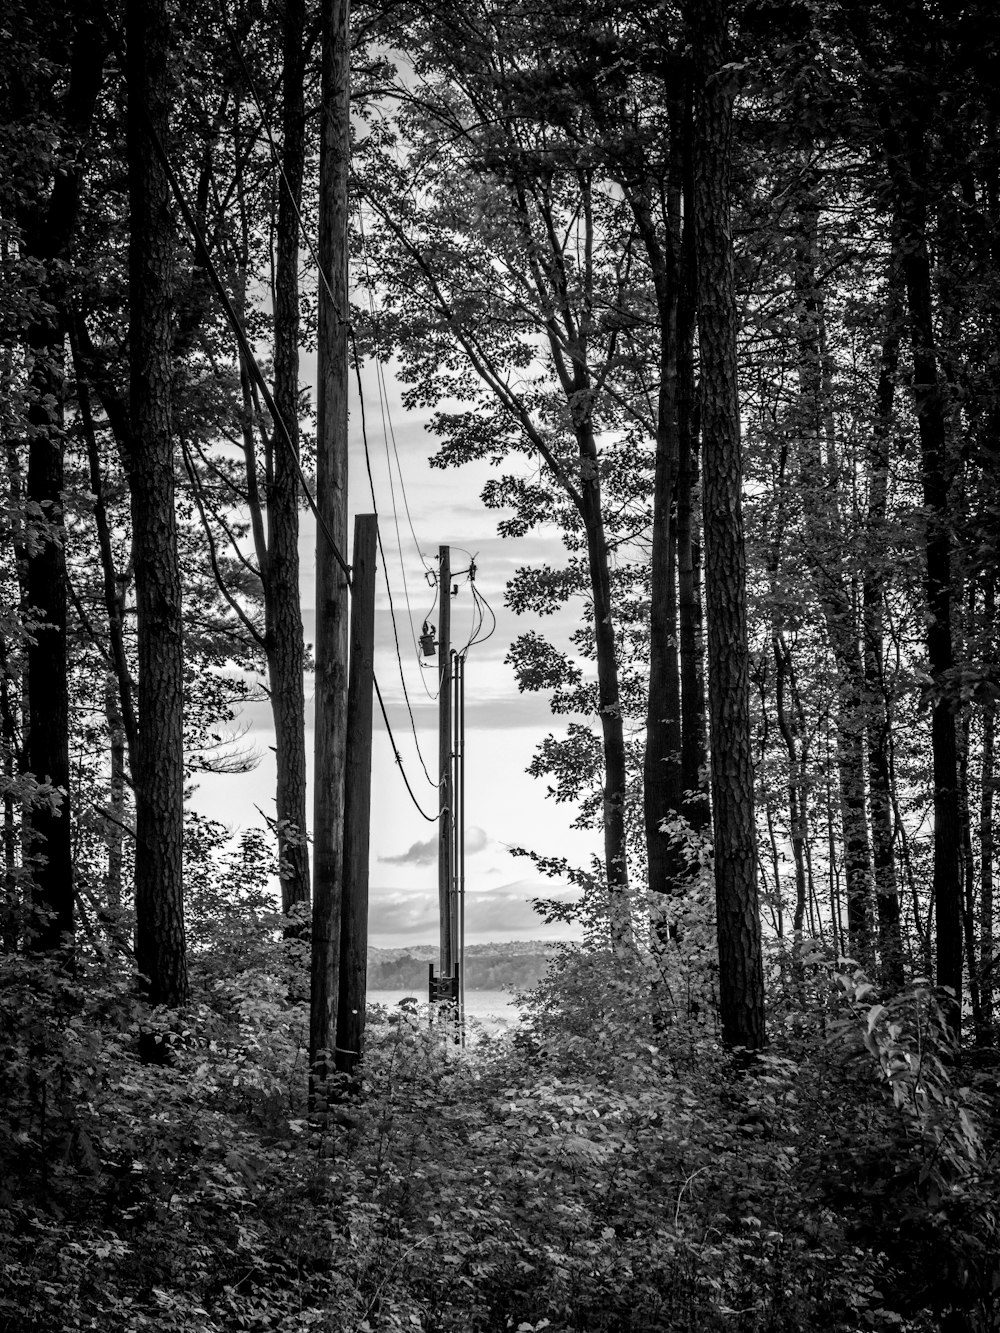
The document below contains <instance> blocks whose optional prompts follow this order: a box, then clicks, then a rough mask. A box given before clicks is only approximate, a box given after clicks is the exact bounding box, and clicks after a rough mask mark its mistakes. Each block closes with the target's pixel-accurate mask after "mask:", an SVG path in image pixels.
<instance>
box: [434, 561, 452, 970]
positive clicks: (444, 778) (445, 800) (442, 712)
mask: <svg viewBox="0 0 1000 1333" xmlns="http://www.w3.org/2000/svg"><path fill="white" fill-rule="evenodd" d="M438 562H439V563H438V602H439V604H440V612H439V621H440V623H439V625H438V654H439V657H438V661H439V662H440V664H441V685H440V689H439V691H438V727H439V730H438V776H439V779H440V782H441V788H440V792H439V797H438V802H439V804H438V808H439V810H440V818H439V820H438V907H439V910H440V917H441V971H442V972H443V973H444V974H445V976H449V977H450V976H452V975H453V973H454V971H455V941H454V935H453V932H452V912H451V890H452V850H453V848H452V827H453V818H454V808H455V806H454V801H453V799H452V785H453V784H452V773H451V739H452V738H451V551H450V549H449V548H448V547H447V546H442V547H441V548H440V550H439V552H438Z"/></svg>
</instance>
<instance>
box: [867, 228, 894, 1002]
mask: <svg viewBox="0 0 1000 1333" xmlns="http://www.w3.org/2000/svg"><path fill="white" fill-rule="evenodd" d="M901 297H902V291H901V272H900V268H899V256H898V254H896V253H895V252H894V254H893V259H892V263H891V267H890V272H889V283H888V300H887V306H886V331H885V336H884V338H883V341H882V356H881V360H880V363H879V377H878V387H877V390H876V402H875V420H874V422H873V424H872V434H871V443H870V447H869V457H868V523H867V528H868V531H867V536H868V553H867V554H868V558H867V560H866V561H865V572H864V576H863V580H862V587H861V596H862V617H863V628H864V673H865V730H866V739H867V743H868V798H869V802H870V807H871V828H872V858H873V863H874V871H875V906H876V911H877V915H878V939H879V958H880V962H881V970H882V979H883V982H884V983H885V984H886V985H887V986H888V987H889V988H890V989H891V990H899V989H900V988H901V986H902V985H903V980H904V974H903V939H902V932H901V927H900V909H899V889H898V885H897V879H896V857H895V851H894V847H893V830H892V785H891V772H890V762H889V746H890V734H891V726H892V723H891V714H890V709H889V699H888V695H887V691H886V682H885V669H884V657H885V641H884V609H883V602H884V597H885V559H884V555H883V554H882V552H881V550H880V549H879V548H880V546H881V544H882V542H883V540H884V528H885V520H886V512H887V505H888V496H889V464H890V457H891V429H892V409H893V401H894V398H895V391H896V374H897V371H898V369H899V341H900V320H901V318H902V309H901V304H902V302H901Z"/></svg>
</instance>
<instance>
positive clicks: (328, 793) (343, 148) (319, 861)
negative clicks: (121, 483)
mask: <svg viewBox="0 0 1000 1333" xmlns="http://www.w3.org/2000/svg"><path fill="white" fill-rule="evenodd" d="M349 12H350V9H349V0H324V4H323V5H322V15H323V17H322V38H321V42H322V69H323V74H322V93H321V99H320V160H319V177H320V180H319V329H318V338H317V362H318V365H317V397H316V406H317V431H316V495H317V505H318V510H319V514H318V518H319V521H318V525H317V533H316V695H315V698H316V772H315V778H314V808H313V912H312V975H311V987H310V1014H309V1062H310V1101H311V1102H312V1103H313V1104H314V1105H315V1104H317V1103H318V1102H322V1101H324V1100H325V1098H324V1096H323V1094H322V1091H321V1089H322V1087H323V1084H324V1083H325V1081H326V1079H327V1077H328V1075H329V1072H330V1067H331V1061H330V1058H329V1056H330V1053H331V1052H332V1050H333V1047H334V1044H335V1041H336V1031H337V1003H338V998H339V975H338V974H339V971H340V918H341V893H342V880H341V876H342V874H343V862H344V845H343V831H344V762H345V744H346V720H347V608H348V580H347V573H346V571H345V569H344V568H342V567H341V561H342V560H343V554H342V553H343V552H344V551H345V550H346V549H347V385H348V375H347V372H348V366H347V330H348V324H347V310H348V300H347V216H348V215H347V177H348V169H349V167H350V156H351V140H350V24H349ZM338 556H339V559H338Z"/></svg>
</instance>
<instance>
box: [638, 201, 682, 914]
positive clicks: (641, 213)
mask: <svg viewBox="0 0 1000 1333" xmlns="http://www.w3.org/2000/svg"><path fill="white" fill-rule="evenodd" d="M631 201H632V209H633V213H634V215H635V218H636V222H637V223H638V227H639V232H640V235H641V236H642V238H643V242H644V245H645V248H646V254H647V257H648V259H649V262H650V267H651V269H652V272H653V285H654V288H655V292H656V304H657V315H658V320H659V340H660V346H659V368H660V388H659V394H658V398H657V411H656V441H655V442H656V456H655V466H654V471H653V529H652V544H651V552H650V570H649V581H650V608H649V678H648V689H647V705H646V748H645V753H644V758H643V813H644V818H645V831H646V864H647V871H648V882H649V887H650V889H651V890H652V891H653V892H654V893H667V894H678V893H680V892H681V891H682V889H683V880H684V876H685V871H686V862H687V858H686V856H685V855H684V850H683V840H682V834H681V831H680V829H679V827H677V825H678V822H679V819H680V815H681V805H682V800H683V786H682V783H681V762H680V761H681V756H680V748H681V722H680V680H679V677H678V669H677V586H676V549H677V534H676V530H675V525H674V522H673V509H674V498H675V488H676V478H677V456H678V439H677V298H678V289H677V272H676V263H675V250H676V233H677V228H678V226H679V219H678V213H679V196H678V192H677V190H676V189H672V190H671V202H670V208H669V217H668V221H667V228H668V234H667V236H666V237H665V238H664V239H663V240H662V241H661V238H660V236H659V235H658V234H657V231H656V227H655V224H654V222H653V218H652V214H651V212H650V209H649V206H648V201H647V199H646V198H645V197H644V194H643V195H639V194H637V193H636V192H634V191H633V192H632V195H631ZM664 824H667V825H668V826H669V825H673V827H672V828H670V827H668V828H667V830H666V831H664V827H663V826H664Z"/></svg>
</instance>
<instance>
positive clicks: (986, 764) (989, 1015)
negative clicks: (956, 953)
mask: <svg viewBox="0 0 1000 1333" xmlns="http://www.w3.org/2000/svg"><path fill="white" fill-rule="evenodd" d="M983 622H984V624H985V626H986V632H987V634H989V635H991V636H992V634H993V633H994V628H993V627H994V626H995V624H996V585H995V583H994V580H993V576H992V574H990V575H988V576H987V581H986V590H985V595H984V598H983ZM995 744H996V703H995V702H994V700H993V699H987V700H986V701H985V702H984V704H983V747H982V754H981V757H980V764H981V769H980V789H979V958H980V966H981V969H982V1003H983V1022H984V1024H985V1027H986V1031H987V1035H988V1040H989V1042H990V1043H992V1042H993V1041H994V1026H993V1021H994V1012H993V1006H994V990H995V984H996V982H995V978H994V975H993V968H994V964H995V957H996V955H995V953H994V948H993V858H994V856H995V854H996V842H995V835H994V831H993V809H994V797H995V794H996V788H997V779H996V771H995V767H994V764H995V759H994V751H995Z"/></svg>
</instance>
